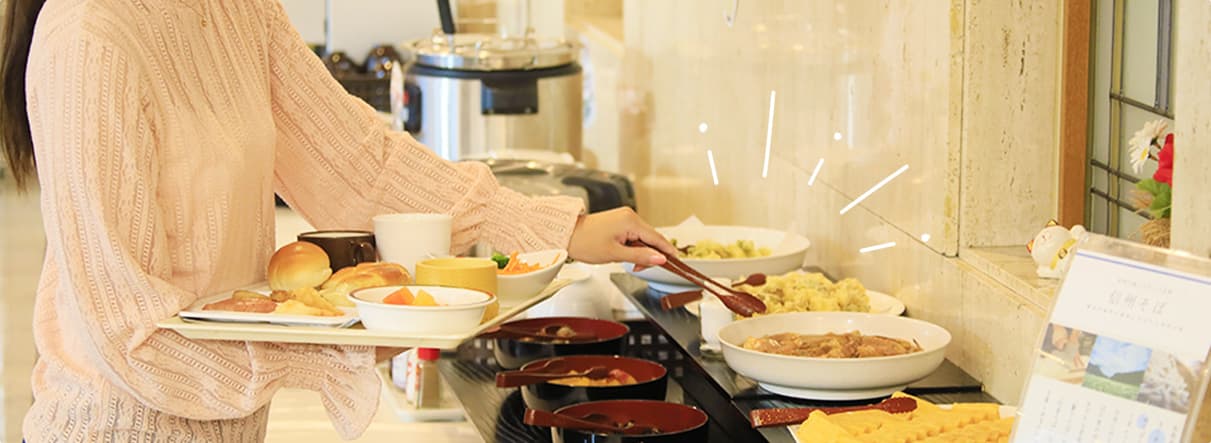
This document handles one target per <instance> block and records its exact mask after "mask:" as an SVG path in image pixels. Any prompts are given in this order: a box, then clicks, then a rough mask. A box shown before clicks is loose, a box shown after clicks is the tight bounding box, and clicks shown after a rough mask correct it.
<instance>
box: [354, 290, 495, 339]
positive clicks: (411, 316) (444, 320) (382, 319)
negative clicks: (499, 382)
mask: <svg viewBox="0 0 1211 443" xmlns="http://www.w3.org/2000/svg"><path fill="white" fill-rule="evenodd" d="M349 301H352V302H353V304H355V305H357V310H358V314H359V315H360V316H361V318H362V326H365V328H366V329H370V330H381V331H390V332H399V333H404V334H424V335H450V334H462V333H466V332H469V331H472V330H475V328H477V327H479V325H480V323H481V321H482V320H483V316H484V312H485V311H486V310H487V309H488V307H489V305H492V304H493V303H495V301H496V298H495V297H494V296H492V294H489V293H486V292H482V291H476V290H472V289H462V288H450V287H444V286H383V287H378V288H366V289H359V290H356V291H353V293H351V294H349Z"/></svg>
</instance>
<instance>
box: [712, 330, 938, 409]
mask: <svg viewBox="0 0 1211 443" xmlns="http://www.w3.org/2000/svg"><path fill="white" fill-rule="evenodd" d="M854 331H858V332H861V333H862V334H863V335H870V336H883V337H888V338H894V339H900V340H905V341H908V342H913V343H914V344H916V345H918V346H919V347H920V351H917V352H912V353H907V354H902V355H894V356H888V357H868V358H818V357H799V356H790V355H780V354H773V353H767V352H760V351H755V350H752V349H745V347H744V343H745V341H747V340H749V339H751V338H754V337H764V336H769V335H774V334H784V333H794V334H806V335H825V334H829V333H845V332H854ZM950 339H951V337H950V333H949V332H947V331H946V329H944V328H942V327H940V326H937V325H934V324H932V323H928V322H925V321H921V320H917V319H912V318H906V317H892V316H886V315H874V314H866V313H857V312H796V313H785V314H775V315H767V316H762V317H754V318H749V319H744V320H740V321H736V322H733V323H731V324H729V325H727V326H724V327H723V328H722V329H720V330H719V341H720V344H721V345H722V347H723V358H724V360H726V361H727V364H728V366H731V368H732V369H733V370H735V371H736V372H737V373H739V374H741V375H744V376H746V377H749V378H751V379H753V380H756V381H758V382H760V383H761V384H763V385H767V389H768V388H769V387H770V386H768V385H773V387H774V388H775V389H771V390H778V388H790V389H806V390H817V391H856V390H869V389H878V388H888V387H902V386H904V385H907V384H909V383H912V382H914V381H917V380H920V379H922V378H924V377H926V376H928V375H929V374H930V373H932V372H933V371H934V370H936V369H937V368H938V366H940V365H941V364H942V361H943V359H944V358H945V352H946V346H947V345H949V344H950Z"/></svg>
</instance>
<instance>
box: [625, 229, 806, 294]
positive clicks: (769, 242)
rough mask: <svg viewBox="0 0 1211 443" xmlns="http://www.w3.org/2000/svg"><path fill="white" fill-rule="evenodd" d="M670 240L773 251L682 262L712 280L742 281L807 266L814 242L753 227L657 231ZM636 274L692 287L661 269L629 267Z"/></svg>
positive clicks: (680, 242)
mask: <svg viewBox="0 0 1211 443" xmlns="http://www.w3.org/2000/svg"><path fill="white" fill-rule="evenodd" d="M656 230H657V231H658V232H660V233H661V234H663V235H664V236H665V237H666V238H669V239H670V240H671V239H677V243H678V244H680V245H690V244H694V243H697V242H698V241H700V240H714V241H717V242H719V243H722V244H724V245H727V244H732V243H735V242H737V241H739V240H752V241H753V244H755V245H756V246H757V247H759V248H762V247H764V248H770V249H771V254H770V255H769V256H767V257H757V258H727V259H719V260H705V259H693V258H683V259H681V261H683V262H685V263H686V264H687V265H690V266H691V267H693V268H694V269H697V270H698V271H699V272H702V273H703V274H706V275H707V276H710V277H712V278H714V277H722V278H738V277H743V276H746V275H750V274H756V273H764V274H768V275H778V274H785V273H787V272H790V271H794V270H797V269H799V268H802V267H803V259H804V256H805V255H806V254H807V248H809V247H811V241H808V239H807V238H806V237H803V236H801V235H797V234H793V233H789V232H786V231H779V230H776V229H767V228H757V227H750V226H675V227H665V228H657V229H656ZM625 266H626V270H627V272H629V273H631V274H632V275H634V276H636V277H639V278H641V279H644V280H647V281H649V282H655V283H663V284H666V285H674V286H690V282H688V281H686V280H685V279H683V278H681V277H678V276H676V275H673V274H672V273H671V272H669V271H666V270H664V269H662V268H659V267H653V268H648V269H644V270H643V271H640V272H635V267H634V265H631V264H627V265H625Z"/></svg>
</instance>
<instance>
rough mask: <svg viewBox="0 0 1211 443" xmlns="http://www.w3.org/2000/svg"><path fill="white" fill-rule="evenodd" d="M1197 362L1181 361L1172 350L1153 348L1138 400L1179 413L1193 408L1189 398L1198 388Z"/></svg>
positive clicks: (1198, 368)
mask: <svg viewBox="0 0 1211 443" xmlns="http://www.w3.org/2000/svg"><path fill="white" fill-rule="evenodd" d="M1199 366H1200V365H1199V364H1198V363H1197V362H1182V361H1179V360H1178V359H1177V358H1176V357H1174V356H1173V355H1171V354H1168V353H1165V352H1160V351H1153V352H1152V359H1151V360H1150V361H1149V362H1148V370H1147V372H1145V373H1144V381H1143V383H1141V384H1140V391H1139V396H1138V397H1137V398H1136V401H1138V402H1140V403H1146V404H1150V405H1152V406H1156V407H1159V408H1165V409H1168V410H1170V411H1173V412H1177V413H1179V414H1185V413H1188V412H1190V398H1191V397H1192V396H1193V393H1194V390H1195V389H1197V388H1198V375H1197V374H1198V373H1199V370H1200V367H1199Z"/></svg>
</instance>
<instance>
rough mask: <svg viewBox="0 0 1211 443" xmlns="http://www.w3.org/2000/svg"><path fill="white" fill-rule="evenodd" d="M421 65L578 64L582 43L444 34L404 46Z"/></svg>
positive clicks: (509, 68)
mask: <svg viewBox="0 0 1211 443" xmlns="http://www.w3.org/2000/svg"><path fill="white" fill-rule="evenodd" d="M404 49H406V50H407V51H409V52H410V53H411V54H412V59H413V60H414V61H415V62H416V63H417V64H419V65H423V66H429V67H433V68H439V69H453V70H459V71H515V70H529V69H543V68H553V67H557V66H564V65H568V64H571V63H575V62H576V60H577V57H578V56H579V50H580V48H579V45H577V44H576V43H573V42H570V41H567V40H564V39H541V38H535V37H533V36H531V35H527V36H525V37H500V36H495V35H489V34H443V33H440V32H439V33H436V34H434V35H433V36H432V37H429V38H423V39H419V40H414V41H412V42H409V43H407V44H405V45H404Z"/></svg>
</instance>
